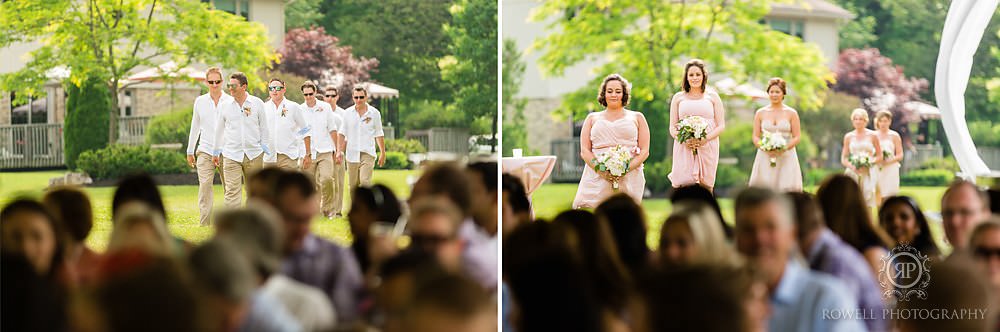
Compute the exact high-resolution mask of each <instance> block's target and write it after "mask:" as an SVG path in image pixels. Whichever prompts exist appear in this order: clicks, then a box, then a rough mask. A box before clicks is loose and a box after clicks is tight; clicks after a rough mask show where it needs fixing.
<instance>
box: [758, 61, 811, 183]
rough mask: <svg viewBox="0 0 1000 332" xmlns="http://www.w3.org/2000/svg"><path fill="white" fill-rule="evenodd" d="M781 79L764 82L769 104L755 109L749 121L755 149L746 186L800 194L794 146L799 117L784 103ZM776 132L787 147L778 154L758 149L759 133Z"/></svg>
mask: <svg viewBox="0 0 1000 332" xmlns="http://www.w3.org/2000/svg"><path fill="white" fill-rule="evenodd" d="M785 85H786V83H785V80H783V79H781V78H779V77H775V78H772V79H771V80H770V81H768V82H767V94H768V96H769V97H770V99H771V105H770V106H767V107H764V108H761V109H759V110H757V114H756V115H754V118H753V145H754V146H756V147H758V149H757V156H756V158H754V160H753V170H752V171H751V172H750V185H751V186H759V187H766V188H771V189H772V190H776V191H782V192H786V191H793V192H797V191H802V168H801V167H800V166H799V156H798V154H797V153H795V145H797V144H799V114H798V113H797V112H795V109H792V108H791V107H788V106H787V105H785V104H784V100H785V91H787V90H786V86H785ZM764 130H766V131H768V132H771V133H780V134H781V135H782V136H784V138H785V140H786V142H788V145H787V146H786V147H785V149H783V150H781V151H764V150H760V149H759V148H760V140H761V138H762V137H763V131H764ZM772 159H773V160H774V161H775V162H774V164H773V165H772V164H771V160H772Z"/></svg>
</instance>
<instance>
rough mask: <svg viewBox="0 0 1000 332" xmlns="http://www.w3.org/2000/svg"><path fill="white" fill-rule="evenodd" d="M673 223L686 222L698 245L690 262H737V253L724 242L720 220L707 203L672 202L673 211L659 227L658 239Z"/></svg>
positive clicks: (724, 235) (724, 236) (724, 237)
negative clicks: (695, 255)
mask: <svg viewBox="0 0 1000 332" xmlns="http://www.w3.org/2000/svg"><path fill="white" fill-rule="evenodd" d="M673 223H683V224H686V225H687V226H688V229H690V230H691V237H692V238H693V239H694V244H695V245H696V246H697V247H698V254H697V255H698V257H696V258H695V259H694V261H692V262H691V263H723V264H736V263H739V255H737V254H736V251H734V250H733V247H732V246H730V245H729V243H728V242H726V234H725V233H724V232H723V231H722V221H720V220H719V217H718V215H717V214H716V213H715V211H713V210H712V208H711V207H709V206H708V204H705V203H703V202H692V201H684V202H678V203H677V204H674V206H673V211H672V212H671V213H670V216H669V217H667V220H666V221H664V222H663V225H662V226H661V228H660V239H661V240H660V241H663V240H662V239H663V238H664V236H663V235H664V234H663V233H665V232H666V229H667V225H669V224H673ZM661 243H662V242H661Z"/></svg>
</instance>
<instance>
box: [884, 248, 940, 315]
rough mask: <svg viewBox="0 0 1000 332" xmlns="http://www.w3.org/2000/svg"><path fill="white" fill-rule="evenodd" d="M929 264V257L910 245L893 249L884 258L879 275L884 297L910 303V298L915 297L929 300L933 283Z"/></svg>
mask: <svg viewBox="0 0 1000 332" xmlns="http://www.w3.org/2000/svg"><path fill="white" fill-rule="evenodd" d="M927 262H928V258H927V255H924V254H922V253H921V252H920V250H917V248H914V247H912V246H910V245H909V244H905V243H904V244H901V245H899V246H896V247H895V248H892V251H890V252H889V254H888V255H886V256H885V257H882V265H881V269H880V271H879V274H878V282H879V285H881V286H882V289H883V292H882V297H884V298H889V297H895V298H896V300H898V301H909V300H910V296H911V295H915V296H916V297H917V298H919V299H927V286H928V285H930V283H931V273H930V272H931V270H930V268H929V267H928V266H927Z"/></svg>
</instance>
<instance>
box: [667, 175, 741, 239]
mask: <svg viewBox="0 0 1000 332" xmlns="http://www.w3.org/2000/svg"><path fill="white" fill-rule="evenodd" d="M687 200H693V201H699V202H702V203H705V204H708V206H709V207H711V208H712V211H714V212H715V214H716V215H717V217H718V219H719V224H720V225H722V232H723V233H724V234H725V235H726V239H728V240H730V241H731V240H732V239H733V227H732V226H729V224H727V223H726V220H725V218H724V217H723V216H722V208H721V207H719V201H718V200H716V199H715V194H713V193H712V191H711V190H709V189H708V188H706V187H705V186H702V185H699V184H692V185H687V186H681V187H677V188H674V189H673V193H671V194H670V204H677V203H680V202H683V201H687Z"/></svg>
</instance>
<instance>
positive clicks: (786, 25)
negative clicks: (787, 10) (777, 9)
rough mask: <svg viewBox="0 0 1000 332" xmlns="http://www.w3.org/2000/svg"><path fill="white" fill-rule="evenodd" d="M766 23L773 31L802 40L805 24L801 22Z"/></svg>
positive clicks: (780, 21) (783, 20) (771, 20)
mask: <svg viewBox="0 0 1000 332" xmlns="http://www.w3.org/2000/svg"><path fill="white" fill-rule="evenodd" d="M766 23H767V25H770V26H771V29H773V30H775V31H781V32H784V33H785V34H788V35H792V36H796V37H799V39H801V38H802V36H803V32H804V31H805V22H804V21H801V20H787V19H768V20H767V21H766Z"/></svg>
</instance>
